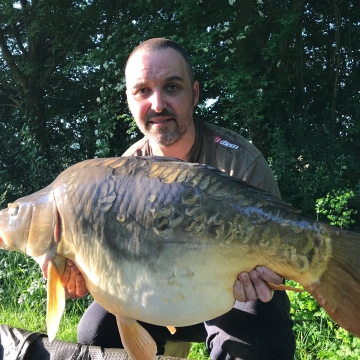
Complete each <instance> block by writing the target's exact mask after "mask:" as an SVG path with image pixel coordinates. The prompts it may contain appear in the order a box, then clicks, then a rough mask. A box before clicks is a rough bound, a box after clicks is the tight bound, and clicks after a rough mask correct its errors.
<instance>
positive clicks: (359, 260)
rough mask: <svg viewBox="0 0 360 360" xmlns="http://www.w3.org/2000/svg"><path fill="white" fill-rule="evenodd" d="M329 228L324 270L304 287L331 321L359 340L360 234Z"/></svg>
mask: <svg viewBox="0 0 360 360" xmlns="http://www.w3.org/2000/svg"><path fill="white" fill-rule="evenodd" d="M329 228H330V231H331V233H330V240H331V256H330V259H329V260H328V263H327V266H326V270H325V271H324V273H323V274H322V276H321V277H320V279H319V280H317V281H315V282H313V283H312V284H310V285H307V286H304V288H305V290H306V291H308V292H309V293H310V294H311V295H312V296H313V297H314V298H315V300H316V301H317V302H318V303H319V304H320V305H321V306H322V307H323V308H324V309H325V311H326V312H327V313H328V314H329V316H330V317H331V318H332V319H333V320H334V321H335V322H337V323H338V324H339V325H340V326H341V327H343V328H344V329H346V330H347V331H349V332H351V333H352V334H354V335H356V336H357V337H360V311H359V301H360V233H355V232H351V231H346V230H340V229H338V228H335V227H334V228H333V227H329Z"/></svg>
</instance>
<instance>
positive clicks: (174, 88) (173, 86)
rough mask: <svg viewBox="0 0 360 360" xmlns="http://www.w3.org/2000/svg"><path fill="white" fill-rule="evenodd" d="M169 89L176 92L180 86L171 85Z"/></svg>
mask: <svg viewBox="0 0 360 360" xmlns="http://www.w3.org/2000/svg"><path fill="white" fill-rule="evenodd" d="M167 89H168V90H169V91H175V90H177V89H179V86H178V85H176V84H169V85H168V86H167Z"/></svg>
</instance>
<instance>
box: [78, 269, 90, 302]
mask: <svg viewBox="0 0 360 360" xmlns="http://www.w3.org/2000/svg"><path fill="white" fill-rule="evenodd" d="M87 294H88V289H87V287H86V284H85V279H84V277H83V276H82V275H81V274H80V273H79V274H78V275H76V295H77V296H79V297H83V296H85V295H87Z"/></svg>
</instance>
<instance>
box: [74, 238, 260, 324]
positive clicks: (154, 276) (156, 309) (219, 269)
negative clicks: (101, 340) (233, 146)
mask: <svg viewBox="0 0 360 360" xmlns="http://www.w3.org/2000/svg"><path fill="white" fill-rule="evenodd" d="M234 250H236V251H234ZM242 253H243V252H242V249H241V247H237V249H234V247H233V246H232V248H231V249H230V248H229V247H228V246H226V245H225V246H214V245H209V244H207V245H204V246H197V247H194V246H193V245H190V246H188V247H187V246H184V244H182V246H179V245H177V244H174V243H173V244H167V245H166V247H165V248H164V249H163V251H162V252H161V254H160V256H159V258H158V259H157V261H156V262H153V263H152V265H151V266H149V263H148V262H146V261H142V262H134V261H132V262H130V261H122V262H121V263H118V264H114V263H111V264H109V263H107V264H106V266H102V267H100V268H98V269H97V271H96V272H97V276H94V275H93V273H94V271H93V270H94V268H93V267H87V266H82V269H81V270H82V272H83V273H85V274H86V277H87V286H88V289H89V291H90V292H91V294H92V295H93V297H94V299H95V300H96V301H97V302H98V303H99V304H100V305H101V306H103V307H104V308H105V309H106V310H108V311H109V312H111V313H113V314H115V315H122V316H128V317H131V318H134V319H137V320H141V321H144V322H148V323H151V324H155V325H163V326H168V325H172V326H187V325H192V324H197V323H200V322H203V321H206V320H210V319H213V318H215V317H217V316H220V315H222V314H224V313H225V312H227V311H229V310H230V309H231V308H232V307H233V305H234V295H233V285H234V280H235V279H236V277H237V275H238V273H239V272H240V271H239V270H241V271H243V270H250V269H251V268H253V267H254V266H255V265H256V263H254V259H251V258H250V257H247V256H246V255H244V254H242ZM242 255H244V256H242ZM80 263H81V261H80ZM254 264H255V265H254Z"/></svg>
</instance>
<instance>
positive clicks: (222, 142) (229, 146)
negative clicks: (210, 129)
mask: <svg viewBox="0 0 360 360" xmlns="http://www.w3.org/2000/svg"><path fill="white" fill-rule="evenodd" d="M214 141H215V142H216V143H218V144H220V145H223V146H226V147H228V148H231V149H235V150H236V149H238V148H239V147H238V146H237V145H235V144H231V143H229V142H228V141H226V140H223V139H221V137H220V136H215V138H214Z"/></svg>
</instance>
